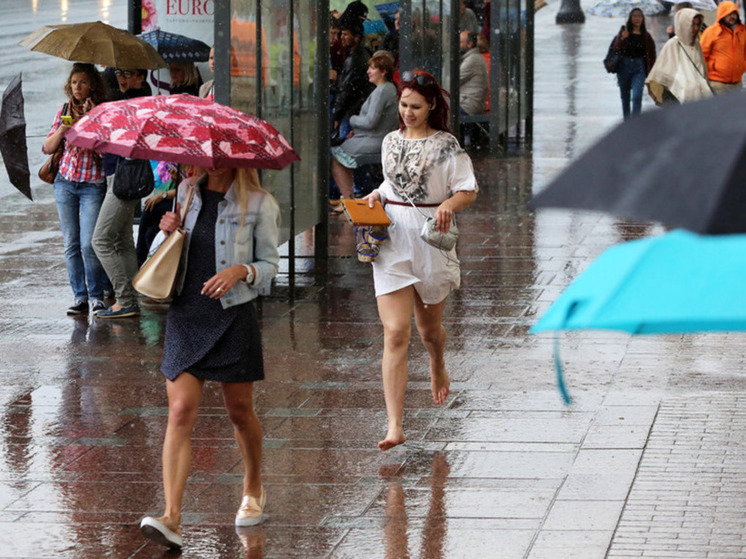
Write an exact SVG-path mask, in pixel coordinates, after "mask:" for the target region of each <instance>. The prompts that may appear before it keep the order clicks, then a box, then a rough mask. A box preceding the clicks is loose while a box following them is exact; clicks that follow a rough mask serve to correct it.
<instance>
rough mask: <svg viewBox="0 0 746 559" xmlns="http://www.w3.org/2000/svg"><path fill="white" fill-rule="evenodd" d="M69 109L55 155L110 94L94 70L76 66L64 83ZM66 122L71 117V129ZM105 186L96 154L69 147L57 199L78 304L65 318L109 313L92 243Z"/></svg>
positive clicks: (58, 125) (48, 149) (49, 147)
mask: <svg viewBox="0 0 746 559" xmlns="http://www.w3.org/2000/svg"><path fill="white" fill-rule="evenodd" d="M65 94H66V95H67V97H68V101H67V103H65V105H63V106H62V107H60V109H59V110H58V111H57V115H56V116H55V118H54V123H53V124H52V129H51V131H50V132H49V135H48V136H47V139H46V140H45V141H44V146H43V147H42V151H43V152H44V153H47V154H51V153H54V152H55V150H56V149H57V148H58V147H59V145H60V143H61V142H63V141H64V137H65V134H66V133H67V131H68V130H69V129H70V128H71V127H72V124H73V123H75V122H76V121H77V120H78V119H80V117H82V116H83V115H84V114H85V113H86V112H88V111H89V110H91V109H92V108H93V107H95V106H96V105H98V104H99V103H102V102H104V101H105V100H106V89H105V86H104V82H103V80H102V79H101V76H100V75H99V73H98V71H97V70H96V68H95V66H93V64H82V63H77V62H76V63H75V64H73V68H72V70H71V72H70V75H69V76H68V78H67V82H66V83H65ZM63 110H64V111H65V112H64V116H68V115H69V116H70V117H72V122H71V123H70V124H65V123H63V118H62V117H63ZM105 193H106V183H105V177H104V173H103V170H102V168H101V158H100V157H99V156H98V154H97V153H96V152H95V151H92V150H89V149H82V148H79V147H77V146H71V145H69V144H67V142H65V145H64V152H63V155H62V159H61V161H60V171H59V173H58V175H57V178H56V179H55V181H54V199H55V201H56V202H57V211H58V213H59V216H60V225H61V227H62V236H63V239H64V243H65V263H66V264H67V274H68V277H69V278H70V286H71V287H72V290H73V295H74V297H75V302H74V303H73V305H72V306H71V307H70V308H69V309H68V310H67V314H70V315H73V314H83V313H87V312H88V310H89V307H88V305H89V301H90V305H91V308H92V310H93V311H97V310H100V309H105V308H106V305H104V303H103V298H104V287H105V285H106V284H107V283H108V279H107V277H106V272H104V269H103V267H102V266H101V263H100V262H99V260H98V257H97V256H96V253H95V252H94V250H93V245H92V243H91V239H92V238H93V229H94V227H95V226H96V220H97V219H98V212H99V210H100V209H101V204H102V202H103V201H104V194H105Z"/></svg>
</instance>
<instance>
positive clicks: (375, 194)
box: [363, 189, 381, 208]
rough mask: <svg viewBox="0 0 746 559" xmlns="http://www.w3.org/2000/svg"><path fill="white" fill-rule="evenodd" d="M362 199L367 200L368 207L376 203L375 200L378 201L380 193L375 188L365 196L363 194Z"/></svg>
mask: <svg viewBox="0 0 746 559" xmlns="http://www.w3.org/2000/svg"><path fill="white" fill-rule="evenodd" d="M363 200H367V201H368V207H369V208H372V207H373V206H375V205H376V202H380V201H381V193H380V192H378V190H377V189H376V190H374V191H373V192H371V193H370V194H368V195H367V196H365V197H364V198H363Z"/></svg>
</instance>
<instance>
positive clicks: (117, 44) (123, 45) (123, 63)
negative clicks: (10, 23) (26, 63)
mask: <svg viewBox="0 0 746 559" xmlns="http://www.w3.org/2000/svg"><path fill="white" fill-rule="evenodd" d="M18 44H19V45H21V46H24V47H26V48H29V49H31V50H33V51H36V52H43V53H45V54H51V55H52V56H57V57H59V58H64V59H65V60H73V61H75V62H89V63H91V64H102V65H104V66H111V67H112V68H126V69H132V68H140V69H154V68H163V67H165V66H168V64H166V62H165V61H164V60H163V58H161V55H160V54H158V53H157V52H156V50H155V49H154V48H153V47H152V46H150V45H149V44H148V43H146V42H145V41H143V40H142V39H139V38H138V37H135V36H134V35H133V34H132V33H128V32H127V31H123V30H121V29H117V28H116V27H112V26H111V25H107V24H105V23H102V22H100V21H92V22H87V23H73V24H65V25H47V26H45V27H42V28H41V29H37V30H36V31H34V32H33V33H31V35H29V36H28V37H26V38H25V39H23V40H22V41H21V42H20V43H18Z"/></svg>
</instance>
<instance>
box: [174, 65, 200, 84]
mask: <svg viewBox="0 0 746 559" xmlns="http://www.w3.org/2000/svg"><path fill="white" fill-rule="evenodd" d="M170 66H175V67H177V68H181V69H182V70H184V81H183V82H182V83H174V81H173V79H171V87H178V86H190V85H197V83H198V82H199V74H198V73H197V67H196V66H195V65H194V62H172V63H171V64H170Z"/></svg>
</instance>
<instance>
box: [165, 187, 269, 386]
mask: <svg viewBox="0 0 746 559" xmlns="http://www.w3.org/2000/svg"><path fill="white" fill-rule="evenodd" d="M201 195H202V208H201V210H200V214H199V217H198V218H197V222H196V224H195V226H194V230H193V231H192V236H191V241H190V245H189V262H188V266H187V270H186V277H185V281H184V287H183V289H182V290H181V293H179V294H178V295H177V296H175V297H174V300H173V302H172V303H171V306H170V308H169V310H168V316H167V318H166V339H165V344H164V350H163V363H162V364H161V372H162V373H163V374H164V375H165V376H166V378H168V379H169V380H174V379H175V378H176V377H177V376H179V375H180V374H181V373H182V372H188V373H189V374H191V375H194V376H195V377H197V378H200V379H205V380H214V381H218V382H253V381H257V380H262V379H263V378H264V361H263V357H262V338H261V332H260V331H259V323H258V321H257V318H256V309H255V308H254V304H253V303H252V302H248V303H244V304H242V305H236V306H233V307H229V308H227V309H223V307H222V305H221V304H220V301H219V300H217V299H212V298H210V297H208V296H206V295H201V294H200V291H201V290H202V286H203V284H204V283H205V282H206V281H207V280H208V279H210V278H211V277H212V276H214V275H215V221H216V220H217V215H218V204H219V203H220V201H221V200H222V199H223V194H221V193H219V192H212V191H209V190H207V189H206V188H202V190H201Z"/></svg>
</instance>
